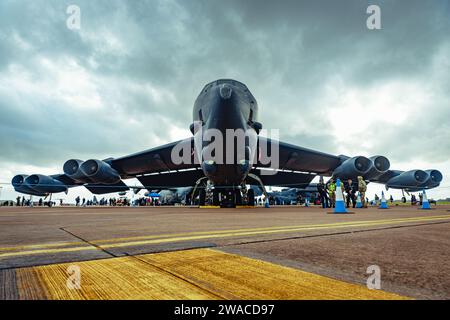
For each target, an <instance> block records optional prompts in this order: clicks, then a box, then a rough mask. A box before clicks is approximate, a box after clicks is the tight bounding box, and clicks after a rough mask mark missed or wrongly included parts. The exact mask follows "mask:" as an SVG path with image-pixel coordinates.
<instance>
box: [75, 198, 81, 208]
mask: <svg viewBox="0 0 450 320" xmlns="http://www.w3.org/2000/svg"><path fill="white" fill-rule="evenodd" d="M75 203H76V205H77V207H78V206H79V205H80V196H78V197H76V198H75Z"/></svg>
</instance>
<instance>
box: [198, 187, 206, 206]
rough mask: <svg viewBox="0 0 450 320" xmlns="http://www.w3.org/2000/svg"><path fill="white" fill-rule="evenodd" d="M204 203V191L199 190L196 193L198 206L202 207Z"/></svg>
mask: <svg viewBox="0 0 450 320" xmlns="http://www.w3.org/2000/svg"><path fill="white" fill-rule="evenodd" d="M205 203H206V191H205V189H200V190H199V192H198V205H199V206H204V205H205Z"/></svg>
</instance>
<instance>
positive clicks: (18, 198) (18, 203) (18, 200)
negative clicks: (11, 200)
mask: <svg viewBox="0 0 450 320" xmlns="http://www.w3.org/2000/svg"><path fill="white" fill-rule="evenodd" d="M16 200H17V203H16V205H17V206H18V207H19V206H20V196H18V197H17V199H16Z"/></svg>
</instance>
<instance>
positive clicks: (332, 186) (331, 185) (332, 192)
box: [327, 178, 336, 208]
mask: <svg viewBox="0 0 450 320" xmlns="http://www.w3.org/2000/svg"><path fill="white" fill-rule="evenodd" d="M327 190H328V196H329V198H330V205H331V207H333V208H334V207H335V205H336V183H335V182H334V180H333V178H331V179H330V181H328V188H327Z"/></svg>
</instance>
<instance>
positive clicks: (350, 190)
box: [345, 179, 356, 208]
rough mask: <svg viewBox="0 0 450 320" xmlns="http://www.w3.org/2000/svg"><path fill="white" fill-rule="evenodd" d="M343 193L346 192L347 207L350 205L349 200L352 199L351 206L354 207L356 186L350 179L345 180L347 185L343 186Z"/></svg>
mask: <svg viewBox="0 0 450 320" xmlns="http://www.w3.org/2000/svg"><path fill="white" fill-rule="evenodd" d="M345 193H347V208H349V207H350V201H352V207H353V208H355V207H356V187H355V185H354V184H353V180H352V179H348V180H347V185H346V186H345Z"/></svg>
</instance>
